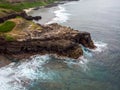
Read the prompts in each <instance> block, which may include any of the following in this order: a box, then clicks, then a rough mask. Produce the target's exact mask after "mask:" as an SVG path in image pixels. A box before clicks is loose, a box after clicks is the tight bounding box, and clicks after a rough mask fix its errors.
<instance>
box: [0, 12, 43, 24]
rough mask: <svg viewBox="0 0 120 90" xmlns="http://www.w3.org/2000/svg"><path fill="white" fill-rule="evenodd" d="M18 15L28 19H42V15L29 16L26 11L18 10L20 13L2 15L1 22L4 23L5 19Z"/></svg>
mask: <svg viewBox="0 0 120 90" xmlns="http://www.w3.org/2000/svg"><path fill="white" fill-rule="evenodd" d="M17 16H21V17H23V18H25V19H26V20H40V19H41V16H35V17H34V16H28V15H27V14H26V12H25V11H22V12H18V13H10V14H8V15H7V16H4V17H0V23H3V22H4V21H6V20H8V19H12V18H15V17H17Z"/></svg>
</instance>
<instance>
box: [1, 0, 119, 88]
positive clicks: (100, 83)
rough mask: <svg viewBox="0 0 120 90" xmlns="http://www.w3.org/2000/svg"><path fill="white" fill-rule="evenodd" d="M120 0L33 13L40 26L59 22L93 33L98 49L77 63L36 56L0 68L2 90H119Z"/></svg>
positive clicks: (100, 0)
mask: <svg viewBox="0 0 120 90" xmlns="http://www.w3.org/2000/svg"><path fill="white" fill-rule="evenodd" d="M119 3H120V1H119V0H80V1H77V2H70V3H66V4H63V5H58V6H56V7H51V8H43V9H40V10H37V11H31V12H30V13H29V14H31V15H42V16H43V18H42V20H41V21H38V23H42V24H47V23H52V22H58V23H60V24H61V25H66V26H71V27H72V28H74V29H77V30H80V31H88V32H90V33H91V36H92V39H93V40H94V42H95V45H96V46H97V49H96V50H89V49H87V48H85V47H82V48H83V50H84V55H83V57H80V58H79V59H78V60H73V59H70V58H64V59H57V58H55V57H53V56H49V55H44V56H40V55H36V56H33V57H31V58H30V59H29V60H26V61H24V62H19V63H12V64H10V65H8V66H5V67H3V68H0V86H1V87H0V90H120V4H119Z"/></svg>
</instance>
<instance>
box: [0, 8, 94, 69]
mask: <svg viewBox="0 0 120 90" xmlns="http://www.w3.org/2000/svg"><path fill="white" fill-rule="evenodd" d="M48 7H49V6H48ZM2 11H3V12H2V14H3V16H2V17H1V16H0V23H1V25H2V24H3V23H4V22H6V21H12V22H14V23H15V24H16V26H15V27H14V28H13V30H11V31H10V32H5V33H2V32H0V58H1V59H2V60H0V64H1V65H2V66H3V65H5V63H6V64H9V63H10V62H17V61H19V60H22V59H25V58H29V57H30V56H32V55H36V54H39V55H45V54H51V55H57V56H61V57H69V58H74V59H77V58H79V57H80V56H82V55H83V50H82V47H81V45H82V46H84V47H86V48H90V49H95V48H96V46H95V45H94V42H93V41H92V39H91V35H90V33H88V32H81V31H79V30H74V29H72V28H70V27H66V26H61V25H59V24H57V23H53V24H49V25H40V24H37V23H34V22H32V21H31V20H40V19H41V16H35V17H33V16H28V15H27V14H26V12H25V11H21V12H14V11H11V12H10V13H9V12H6V11H7V10H6V9H5V10H4V9H3V10H2ZM4 13H5V15H4ZM24 19H25V20H24ZM5 35H8V36H10V37H12V38H14V39H13V40H12V41H11V40H10V41H8V40H6V39H5V37H4V36H5ZM1 62H2V63H4V64H2V63H1ZM1 65H0V67H1Z"/></svg>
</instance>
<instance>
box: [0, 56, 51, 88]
mask: <svg viewBox="0 0 120 90" xmlns="http://www.w3.org/2000/svg"><path fill="white" fill-rule="evenodd" d="M48 61H49V56H48V55H44V56H39V55H35V56H32V57H31V59H29V60H26V61H25V62H20V63H19V64H16V63H11V64H9V65H7V66H5V67H2V68H0V90H26V87H28V86H29V85H30V84H31V82H33V81H34V80H35V79H38V78H41V80H45V79H47V80H50V79H51V77H49V76H48V75H47V74H46V73H45V72H44V68H43V67H42V65H44V64H46V63H47V62H48ZM48 73H49V72H48Z"/></svg>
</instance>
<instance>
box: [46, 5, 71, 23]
mask: <svg viewBox="0 0 120 90" xmlns="http://www.w3.org/2000/svg"><path fill="white" fill-rule="evenodd" d="M58 8H59V10H56V11H54V14H55V18H53V19H52V20H51V21H49V22H47V23H46V24H51V23H64V22H66V21H67V20H68V19H69V15H70V14H69V13H66V9H65V8H64V7H63V6H61V5H59V6H58Z"/></svg>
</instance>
